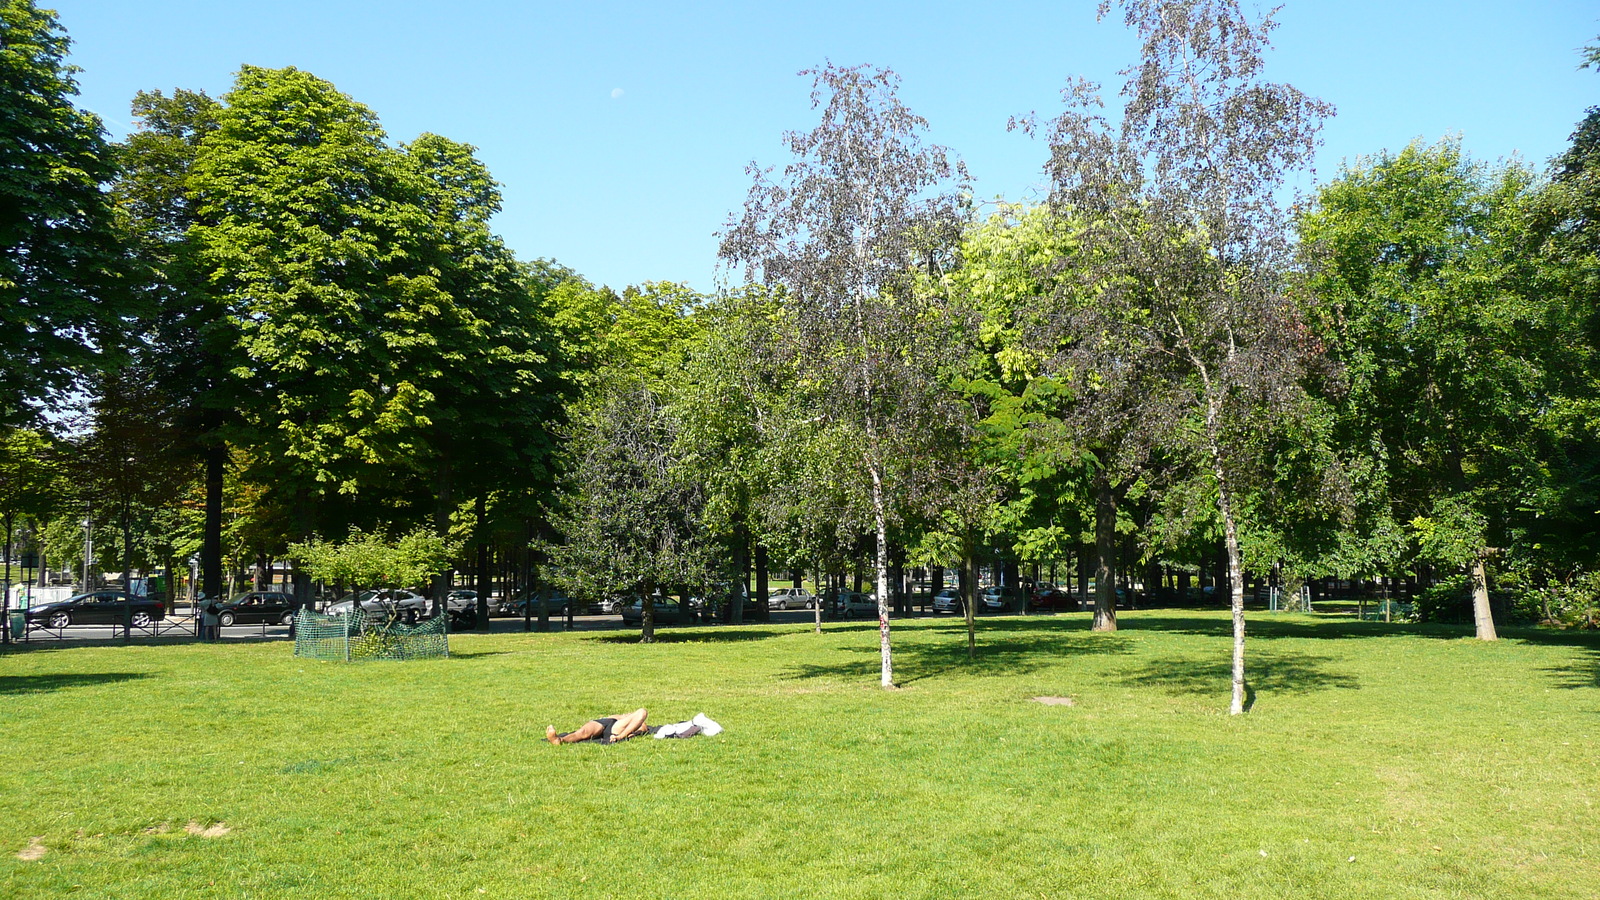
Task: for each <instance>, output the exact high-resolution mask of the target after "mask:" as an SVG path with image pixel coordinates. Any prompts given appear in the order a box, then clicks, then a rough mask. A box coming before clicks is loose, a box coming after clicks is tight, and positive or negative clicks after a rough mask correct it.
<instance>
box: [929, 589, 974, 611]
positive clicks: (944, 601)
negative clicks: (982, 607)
mask: <svg viewBox="0 0 1600 900" xmlns="http://www.w3.org/2000/svg"><path fill="white" fill-rule="evenodd" d="M933 611H934V612H936V613H942V612H947V613H964V612H966V609H965V607H963V606H962V604H961V589H960V588H953V587H951V588H945V589H944V590H942V591H940V592H939V593H937V594H934V595H933Z"/></svg>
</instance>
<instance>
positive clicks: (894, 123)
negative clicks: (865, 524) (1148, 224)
mask: <svg viewBox="0 0 1600 900" xmlns="http://www.w3.org/2000/svg"><path fill="white" fill-rule="evenodd" d="M800 74H801V75H802V76H804V75H810V76H812V77H813V79H814V81H813V87H812V92H811V103H812V108H813V109H818V108H820V109H821V110H822V121H821V122H820V123H819V124H818V125H817V127H816V128H815V129H813V130H811V131H809V132H804V133H801V132H789V133H787V134H786V135H785V136H784V143H785V144H786V145H787V146H788V149H789V151H790V152H791V153H792V154H793V157H794V158H793V161H792V162H790V163H789V164H788V165H787V166H785V167H784V169H783V171H782V172H781V173H778V174H775V173H774V171H773V170H772V169H763V168H760V167H759V166H757V165H756V164H754V163H752V164H751V166H750V169H749V171H750V173H751V174H752V176H753V178H754V182H755V183H754V184H753V185H752V187H751V189H750V193H749V196H748V197H747V199H746V200H745V204H744V209H743V212H742V214H741V215H738V216H736V217H730V220H729V222H728V225H727V227H726V229H725V230H724V231H723V233H722V234H721V238H722V243H721V248H720V254H721V256H722V259H723V260H724V261H725V262H726V263H728V264H730V265H734V266H743V267H744V268H745V270H746V272H747V273H748V274H750V275H751V276H752V277H754V276H755V275H756V274H757V273H759V276H760V278H761V280H763V281H764V282H765V283H766V284H768V285H782V286H783V287H784V288H785V289H786V290H785V292H784V293H783V295H782V302H783V303H784V304H786V305H787V306H788V307H789V311H790V313H791V314H792V318H793V322H794V326H793V330H792V333H791V334H790V335H788V338H789V339H791V340H793V341H794V342H795V343H796V349H797V351H798V352H797V353H796V358H797V360H798V362H799V369H800V372H801V378H802V379H803V380H805V381H806V382H807V383H808V384H812V385H815V386H816V388H817V393H818V396H819V402H818V404H817V407H816V410H815V413H816V416H817V417H818V419H819V424H825V425H835V424H836V425H840V426H843V427H844V428H846V429H848V431H849V432H850V433H851V434H852V435H853V436H854V438H855V440H854V443H855V445H856V446H857V447H858V451H859V452H858V455H857V460H858V464H859V465H860V467H861V469H862V471H863V472H864V473H865V475H866V481H867V483H868V484H869V485H870V487H869V490H868V492H867V494H868V497H867V503H868V505H869V507H870V517H871V521H872V523H873V530H874V532H875V534H876V538H877V548H876V569H877V599H878V631H879V642H880V650H881V656H882V683H883V686H884V687H886V688H887V687H893V685H894V677H893V673H894V669H893V662H892V659H891V655H890V649H889V603H890V596H889V534H890V529H891V528H892V527H893V526H894V524H895V522H896V521H897V519H898V518H899V516H900V514H901V512H902V511H903V509H904V508H905V505H906V504H907V503H908V502H909V498H912V497H914V496H915V495H916V493H917V491H916V488H917V479H918V477H919V474H918V467H919V466H920V467H922V468H923V470H924V471H925V469H926V462H927V460H928V454H927V453H926V444H927V437H926V432H925V431H924V430H923V429H924V428H925V426H926V424H927V422H928V421H929V420H930V419H931V418H933V416H931V415H929V414H927V412H926V411H930V410H935V409H937V408H938V407H939V406H940V404H941V402H942V401H941V399H940V397H939V390H938V381H937V379H936V378H935V377H933V374H932V369H933V365H932V362H933V359H934V358H935V356H936V355H937V354H938V353H940V352H941V350H940V348H939V347H938V342H936V341H932V340H922V339H920V336H923V335H927V334H929V325H930V322H932V321H933V318H932V317H933V316H934V308H933V306H932V300H933V298H932V297H930V296H929V295H926V294H921V293H919V292H917V291H914V290H913V289H912V286H913V282H914V278H913V275H914V273H915V272H916V271H918V270H919V267H922V268H927V267H935V268H936V267H938V266H939V265H940V264H941V260H944V261H946V262H947V260H946V256H947V254H948V252H949V248H952V247H954V246H955V244H956V241H957V240H958V239H959V237H960V224H961V221H962V213H963V203H962V199H961V191H962V189H964V188H965V184H966V170H965V168H964V167H963V166H962V164H961V163H960V162H959V161H957V160H954V159H953V157H952V154H950V152H949V151H947V150H946V149H945V148H943V147H940V146H937V145H924V144H923V142H922V137H921V135H922V133H923V132H924V131H926V130H927V127H928V123H927V121H926V120H925V119H923V118H922V117H920V116H918V115H916V114H915V113H913V112H912V111H911V110H909V109H907V108H906V107H905V105H904V104H902V103H901V102H900V99H899V97H898V95H897V91H898V88H899V85H900V79H899V77H898V76H897V75H895V74H894V73H893V72H892V71H890V70H888V69H877V68H873V67H870V66H864V65H863V66H854V67H849V68H844V67H838V66H834V65H832V64H831V63H830V64H828V65H825V66H824V67H823V68H821V69H813V70H807V71H804V72H801V73H800Z"/></svg>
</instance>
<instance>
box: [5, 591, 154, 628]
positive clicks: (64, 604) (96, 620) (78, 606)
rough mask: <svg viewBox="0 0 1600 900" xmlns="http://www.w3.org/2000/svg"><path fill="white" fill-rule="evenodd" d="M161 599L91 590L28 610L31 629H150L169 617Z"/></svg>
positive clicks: (120, 592) (119, 592)
mask: <svg viewBox="0 0 1600 900" xmlns="http://www.w3.org/2000/svg"><path fill="white" fill-rule="evenodd" d="M166 615H167V608H166V604H164V603H162V602H161V601H160V600H151V599H148V598H143V597H129V596H128V595H127V594H125V593H123V592H122V591H89V592H88V593H83V594H74V595H73V596H71V597H68V598H67V599H65V600H56V601H54V602H50V603H40V604H37V605H35V606H31V607H29V608H28V610H27V619H28V627H30V628H66V627H67V626H68V625H122V624H131V625H132V626H133V627H135V628H149V627H150V623H152V622H159V621H161V620H162V619H164V618H166Z"/></svg>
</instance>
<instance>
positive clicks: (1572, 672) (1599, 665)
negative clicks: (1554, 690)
mask: <svg viewBox="0 0 1600 900" xmlns="http://www.w3.org/2000/svg"><path fill="white" fill-rule="evenodd" d="M1579 646H1582V647H1583V648H1584V650H1585V651H1586V652H1584V653H1583V654H1581V655H1580V656H1579V657H1578V658H1577V659H1575V660H1574V661H1573V664H1572V665H1571V666H1547V667H1545V668H1543V669H1540V671H1541V672H1544V673H1545V674H1546V675H1549V676H1550V677H1551V679H1553V680H1554V681H1555V683H1556V687H1559V688H1562V689H1564V690H1569V691H1577V690H1583V689H1585V688H1600V646H1596V645H1595V642H1593V641H1588V642H1585V643H1582V644H1579Z"/></svg>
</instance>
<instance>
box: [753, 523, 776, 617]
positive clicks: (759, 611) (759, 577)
mask: <svg viewBox="0 0 1600 900" xmlns="http://www.w3.org/2000/svg"><path fill="white" fill-rule="evenodd" d="M754 555H755V558H756V621H757V622H771V621H772V607H770V606H768V605H767V595H768V594H771V593H772V583H771V579H770V578H768V573H767V545H766V544H759V543H758V544H756V548H755V554H754Z"/></svg>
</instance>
